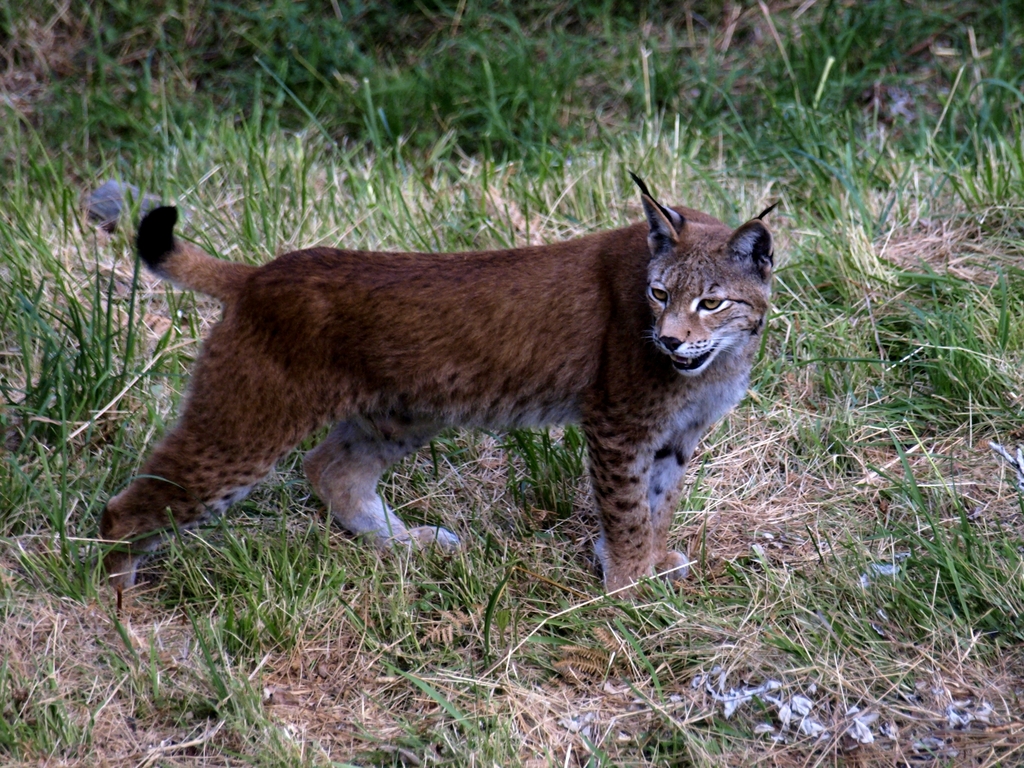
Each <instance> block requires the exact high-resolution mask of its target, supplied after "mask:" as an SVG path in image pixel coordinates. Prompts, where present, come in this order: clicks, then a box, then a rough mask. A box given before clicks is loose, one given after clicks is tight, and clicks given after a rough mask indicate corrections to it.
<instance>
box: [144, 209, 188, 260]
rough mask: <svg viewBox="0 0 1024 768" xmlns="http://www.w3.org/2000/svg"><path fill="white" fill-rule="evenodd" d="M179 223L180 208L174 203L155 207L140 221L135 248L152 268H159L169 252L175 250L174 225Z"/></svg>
mask: <svg viewBox="0 0 1024 768" xmlns="http://www.w3.org/2000/svg"><path fill="white" fill-rule="evenodd" d="M177 223H178V209H177V208H175V207H174V206H173V205H166V206H163V207H162V208H154V209H153V210H152V211H150V212H149V213H147V214H146V215H145V216H144V217H143V218H142V221H141V222H139V232H138V234H137V235H136V236H135V249H136V250H137V251H138V253H139V258H141V259H142V260H143V261H144V262H146V266H148V267H149V268H150V269H153V270H158V269H159V268H160V264H161V262H163V260H164V259H165V258H167V254H169V253H170V252H171V251H173V250H174V225H175V224H177Z"/></svg>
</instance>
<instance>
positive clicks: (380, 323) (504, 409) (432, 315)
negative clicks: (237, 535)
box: [100, 180, 773, 590]
mask: <svg viewBox="0 0 1024 768" xmlns="http://www.w3.org/2000/svg"><path fill="white" fill-rule="evenodd" d="M638 183H640V184H641V200H642V203H643V208H644V212H645V214H646V219H647V220H646V222H642V223H638V224H635V225H633V226H631V227H627V228H625V229H618V230H613V231H608V232H603V233H600V234H596V235H591V236H589V237H583V238H579V239H576V240H571V241H568V242H563V243H557V244H553V245H547V246H539V247H529V248H518V249H513V250H505V251H479V252H470V253H452V254H422V253H371V252H359V251H346V250H336V249H331V248H313V249H309V250H304V251H295V252H293V253H288V254H285V255H283V256H280V257H279V258H277V259H275V260H274V261H272V262H270V263H269V264H266V265H264V266H262V267H258V268H257V267H251V266H246V265H242V264H237V263H231V262H224V261H220V260H218V259H215V258H213V257H211V256H209V255H207V254H205V253H203V252H202V251H200V250H199V249H198V248H196V247H195V246H193V245H190V244H188V243H184V242H181V241H180V240H178V239H176V238H175V237H174V235H173V227H174V224H175V221H176V213H175V211H174V209H172V208H161V209H157V210H155V211H153V212H151V213H150V214H148V215H147V217H146V218H145V219H144V220H143V222H142V223H141V225H140V232H139V238H138V248H139V252H140V256H141V257H142V259H143V260H144V261H145V262H146V263H147V264H148V265H149V266H150V267H151V268H152V269H153V270H154V271H156V272H157V273H158V274H160V275H162V276H164V277H166V278H168V279H170V280H171V281H172V282H175V283H176V284H178V285H180V286H182V287H184V288H189V289H194V290H202V291H205V292H208V293H210V294H212V295H215V296H217V297H218V298H219V299H220V300H221V301H222V302H223V305H224V316H223V319H222V320H221V322H220V323H219V324H218V325H217V326H215V327H214V329H213V330H212V332H211V333H210V335H209V338H207V339H206V341H205V343H204V345H203V349H202V353H201V354H200V356H199V359H198V361H197V362H196V365H195V370H194V372H193V375H192V383H191V388H190V391H189V393H188V396H187V399H186V401H185V405H184V408H183V410H182V414H181V418H180V420H179V422H178V424H177V425H176V426H175V427H174V428H173V429H172V430H171V431H170V433H169V434H168V435H167V436H166V437H165V438H164V439H163V441H162V442H161V443H160V444H159V445H158V446H157V447H156V449H155V450H154V451H153V454H152V455H151V456H150V457H149V459H148V460H147V461H146V463H145V465H144V466H143V467H142V471H141V473H140V474H139V476H138V478H136V479H135V480H134V481H133V482H132V483H131V484H130V485H129V486H128V487H127V488H126V489H125V490H124V491H123V492H121V493H119V494H118V495H116V496H114V497H113V498H112V499H110V501H109V503H108V504H107V506H106V508H105V509H104V511H103V515H102V518H101V521H100V533H101V535H102V537H103V538H104V539H105V540H107V541H108V542H110V543H111V544H112V545H114V546H112V548H111V550H110V553H109V554H108V556H107V557H106V560H105V565H106V568H107V571H108V573H109V574H110V577H111V580H112V583H113V584H114V585H115V586H117V587H118V588H120V587H122V586H125V585H129V584H131V583H133V581H134V578H135V568H136V565H137V562H138V560H139V557H140V556H141V555H143V554H144V553H145V552H147V551H149V550H152V549H154V548H155V547H157V546H158V545H159V542H160V538H161V534H162V532H165V531H167V530H168V529H169V528H171V527H179V528H180V527H185V526H188V525H190V524H193V523H195V522H196V521H197V520H198V519H200V518H201V517H202V516H203V515H204V514H206V513H207V512H211V511H213V512H216V511H220V510H221V509H223V508H226V507H227V506H228V505H230V504H231V503H233V502H235V501H237V500H239V499H240V498H242V497H243V496H244V495H245V493H246V492H247V491H248V489H249V488H251V487H252V486H253V485H254V484H255V483H257V482H258V481H259V480H260V479H261V478H262V477H263V476H264V475H266V474H267V473H268V472H269V471H270V470H271V468H272V467H273V466H274V464H275V462H277V461H278V459H280V458H281V456H282V455H284V454H285V453H286V452H287V451H289V450H291V449H292V448H294V447H295V446H296V445H297V444H298V443H299V442H300V441H301V440H302V439H303V438H304V437H305V436H306V435H308V434H309V433H310V432H312V431H313V430H315V429H317V428H318V427H320V426H321V425H324V424H328V423H334V425H335V426H334V428H333V429H332V430H331V432H330V434H329V435H328V437H327V439H326V440H324V442H323V443H321V444H320V445H319V446H318V447H316V448H315V449H314V450H312V451H310V452H309V454H307V456H306V460H305V469H306V474H307V476H308V478H309V481H310V484H311V485H312V486H313V488H314V490H315V491H316V492H317V494H319V496H320V498H321V499H323V501H324V503H325V504H326V505H327V506H328V508H329V509H330V511H331V512H332V514H333V516H334V517H335V519H336V520H337V521H338V522H339V523H340V524H341V525H342V526H343V527H345V528H346V529H348V530H349V531H351V532H353V533H355V534H370V535H371V536H372V537H373V538H375V539H376V540H377V541H378V542H380V543H382V544H386V543H390V542H396V541H397V542H403V543H416V544H420V545H425V544H429V543H431V542H434V543H437V544H439V545H441V546H455V545H457V543H458V540H457V539H456V537H455V536H454V534H452V533H450V532H449V531H446V530H444V529H438V528H430V527H423V528H413V529H409V528H407V527H406V526H405V525H404V523H403V522H402V521H401V519H399V518H398V516H397V515H395V514H394V512H393V511H392V510H391V509H389V508H388V506H387V505H386V504H385V503H384V501H383V500H382V499H381V498H380V496H379V495H378V493H377V483H378V480H379V478H380V476H381V474H382V473H383V472H384V470H385V469H386V468H387V467H388V466H389V465H390V464H392V463H394V462H396V461H398V460H400V459H401V458H402V457H404V456H406V455H408V454H409V453H410V452H412V451H414V450H416V449H417V448H418V447H420V446H421V445H423V444H425V443H427V442H428V441H429V440H430V439H431V438H432V437H433V436H434V435H435V434H436V433H437V432H438V431H439V430H441V429H443V428H445V427H446V426H449V425H462V426H469V427H488V428H498V427H520V426H536V425H542V424H553V423H565V422H579V423H581V424H582V427H583V430H584V432H585V434H586V437H587V445H588V451H589V457H590V474H591V478H592V481H593V489H594V495H595V498H596V502H597V507H598V510H599V516H600V526H601V532H600V537H599V539H598V544H597V552H598V555H599V560H600V562H601V565H602V567H603V573H604V582H605V587H606V588H607V589H609V590H615V589H619V588H624V587H628V586H629V585H630V584H632V583H633V582H634V581H636V580H637V579H641V578H644V577H646V576H649V575H651V574H653V573H656V572H662V571H667V570H672V569H675V574H676V575H677V576H678V575H681V574H682V573H683V571H684V570H685V564H686V558H685V556H684V555H682V554H681V553H678V552H672V551H669V549H668V548H667V541H668V533H669V527H670V525H671V523H672V517H673V513H674V511H675V509H676V506H677V503H678V500H679V494H680V487H681V483H682V478H683V474H684V472H685V470H686V465H687V463H688V462H689V460H690V457H691V456H692V455H693V452H694V450H695V448H696V446H697V443H698V441H699V440H700V437H701V435H702V434H703V433H704V432H705V431H706V430H707V428H708V427H709V426H710V425H711V424H713V423H714V422H715V421H716V420H718V419H719V418H721V417H722V415H723V414H725V413H726V412H727V411H729V410H730V409H731V408H732V407H733V406H734V405H735V404H736V403H737V402H738V401H739V399H740V398H741V397H742V396H743V393H744V392H745V391H746V388H747V384H748V378H749V375H750V368H751V362H752V360H753V357H754V354H755V352H756V350H757V348H758V345H759V344H760V337H761V334H762V333H763V329H764V322H765V316H766V313H767V311H768V301H769V295H770V284H771V275H772V265H773V253H772V236H771V234H770V232H769V230H768V228H767V226H766V225H765V224H764V223H763V222H761V221H760V220H759V219H754V220H752V221H750V222H747V223H746V224H744V225H743V226H741V227H740V228H739V229H736V230H732V229H730V228H729V227H726V226H725V225H724V224H722V223H721V222H719V221H717V220H716V219H713V218H711V217H710V216H707V215H705V214H702V213H699V212H697V211H694V210H690V209H687V208H667V207H665V206H663V205H661V204H660V203H658V202H657V201H656V200H655V199H654V197H653V196H652V195H650V193H649V192H648V191H647V189H646V187H645V186H642V182H639V180H638Z"/></svg>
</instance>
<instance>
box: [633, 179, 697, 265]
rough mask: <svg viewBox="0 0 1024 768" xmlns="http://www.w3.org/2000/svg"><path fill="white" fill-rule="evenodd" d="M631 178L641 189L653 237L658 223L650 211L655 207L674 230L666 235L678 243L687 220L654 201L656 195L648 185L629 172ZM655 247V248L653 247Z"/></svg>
mask: <svg viewBox="0 0 1024 768" xmlns="http://www.w3.org/2000/svg"><path fill="white" fill-rule="evenodd" d="M629 176H630V178H631V179H633V182H634V183H635V184H636V185H637V186H638V187H639V188H640V199H641V200H642V201H643V204H644V213H646V214H647V223H648V224H650V226H651V235H652V236H653V235H654V234H655V229H656V223H655V222H654V221H652V218H651V211H650V209H651V208H652V207H653V208H655V209H657V210H658V211H660V212H661V216H662V217H663V218H664V219H666V220H667V221H668V223H669V225H670V228H671V229H672V230H674V231H673V232H672V233H671V234H669V233H666V235H668V237H669V239H670V240H671V241H672V242H676V241H677V240H678V239H679V238H678V237H676V235H678V234H679V233H680V232H682V231H683V226H684V225H685V224H686V220H685V219H684V218H683V216H682V214H680V213H677V212H676V211H673V210H672V209H671V208H666V207H665V206H664V205H662V204H661V203H659V202H658V201H657V200H655V199H654V195H652V194H651V192H650V190H649V189H647V185H646V184H645V183H644V180H643V179H641V178H640V177H639V176H637V175H636V174H635V173H633V172H632V171H630V172H629ZM652 247H653V246H652Z"/></svg>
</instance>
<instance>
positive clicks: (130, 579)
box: [103, 550, 142, 592]
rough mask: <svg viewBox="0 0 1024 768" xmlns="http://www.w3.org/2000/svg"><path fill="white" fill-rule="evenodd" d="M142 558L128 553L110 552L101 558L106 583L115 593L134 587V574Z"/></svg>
mask: <svg viewBox="0 0 1024 768" xmlns="http://www.w3.org/2000/svg"><path fill="white" fill-rule="evenodd" d="M141 559H142V558H140V557H139V556H137V555H135V556H133V555H131V554H129V553H128V552H123V551H120V552H119V551H117V550H111V551H110V552H108V553H107V554H106V556H104V558H103V570H104V571H106V573H107V581H108V583H109V584H110V586H111V587H113V588H114V590H115V591H118V592H120V591H121V590H122V589H128V587H132V586H135V572H136V571H137V570H138V566H139V561H140V560H141Z"/></svg>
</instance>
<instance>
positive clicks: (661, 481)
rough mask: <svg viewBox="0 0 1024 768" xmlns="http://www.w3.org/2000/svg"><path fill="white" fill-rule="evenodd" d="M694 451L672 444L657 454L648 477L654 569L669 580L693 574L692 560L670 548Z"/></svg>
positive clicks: (680, 579)
mask: <svg viewBox="0 0 1024 768" xmlns="http://www.w3.org/2000/svg"><path fill="white" fill-rule="evenodd" d="M691 453H692V450H691V451H686V450H685V449H683V448H678V447H675V446H673V445H671V444H669V445H665V446H664V447H662V448H660V449H658V451H656V452H655V454H654V461H653V463H652V464H651V471H650V475H649V476H648V486H647V487H648V490H647V499H648V504H649V505H650V509H651V522H652V523H653V525H654V546H655V566H654V568H655V570H656V571H657V572H658V573H659V574H662V575H663V576H664V577H665V578H666V579H668V580H669V581H675V582H678V581H682V580H683V579H685V578H686V577H687V576H689V575H690V567H689V565H690V560H689V558H688V557H687V556H686V555H685V554H683V553H682V552H677V551H675V550H670V549H669V548H668V534H669V531H670V530H671V529H672V521H673V519H674V517H675V511H676V505H677V504H678V503H679V496H680V494H681V493H682V488H683V476H684V475H685V474H686V465H687V463H688V461H689V456H690V454H691Z"/></svg>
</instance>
